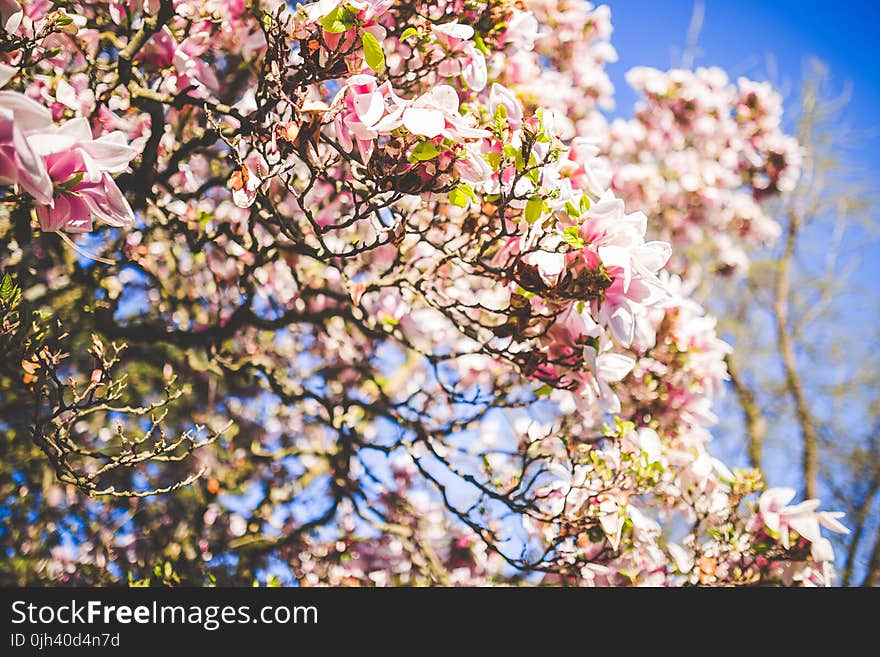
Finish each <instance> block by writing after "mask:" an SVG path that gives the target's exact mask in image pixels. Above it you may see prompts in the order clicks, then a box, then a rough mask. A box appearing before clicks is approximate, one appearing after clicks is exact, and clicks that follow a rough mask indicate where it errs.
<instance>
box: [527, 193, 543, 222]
mask: <svg viewBox="0 0 880 657" xmlns="http://www.w3.org/2000/svg"><path fill="white" fill-rule="evenodd" d="M543 213H544V200H543V199H542V198H541V197H540V196H533V197H532V198H530V199H529V201H528V203H526V212H525V217H526V222H528V223H530V224H533V223H535V222H536V221H537V220H538V219H540V218H541V215H542V214H543Z"/></svg>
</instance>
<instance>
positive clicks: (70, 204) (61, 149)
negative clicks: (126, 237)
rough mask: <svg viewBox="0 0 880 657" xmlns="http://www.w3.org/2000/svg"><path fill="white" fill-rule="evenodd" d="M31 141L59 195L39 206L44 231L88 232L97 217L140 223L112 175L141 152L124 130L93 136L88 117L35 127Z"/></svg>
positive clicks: (108, 221)
mask: <svg viewBox="0 0 880 657" xmlns="http://www.w3.org/2000/svg"><path fill="white" fill-rule="evenodd" d="M27 140H28V144H29V145H30V146H31V148H32V149H33V151H34V152H35V153H36V154H37V155H39V156H40V157H42V158H43V160H44V162H45V166H46V168H47V170H48V174H49V178H50V179H51V181H52V182H53V183H54V185H55V191H56V196H55V198H54V200H50V202H49V203H48V204H46V205H42V206H39V207H38V208H37V216H38V218H39V219H40V226H41V227H42V229H43V230H45V231H58V230H65V231H68V232H87V231H89V230H91V228H92V219H93V218H95V217H97V218H98V219H100V220H101V221H103V222H104V223H106V224H108V225H111V226H128V225H131V224H133V223H134V214H133V213H132V211H131V207H130V206H129V205H128V202H127V201H126V200H125V197H124V196H123V195H122V192H120V191H119V188H118V187H117V186H116V183H115V182H114V181H113V178H112V177H111V176H110V174H111V173H120V172H121V171H124V170H125V169H126V168H127V167H128V163H129V162H130V161H131V159H132V158H133V157H134V156H135V155H136V154H137V151H135V150H134V149H133V148H131V147H130V146H128V144H127V143H126V142H125V136H124V135H123V134H122V133H121V132H113V133H110V134H107V135H104V136H102V137H99V138H98V139H93V138H92V131H91V129H90V128H89V123H88V121H87V120H86V119H73V120H71V121H68V122H67V123H65V124H64V125H61V126H54V125H50V126H46V127H43V128H41V129H40V130H37V131H34V132H31V133H29V134H28V136H27Z"/></svg>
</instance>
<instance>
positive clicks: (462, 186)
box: [458, 183, 477, 203]
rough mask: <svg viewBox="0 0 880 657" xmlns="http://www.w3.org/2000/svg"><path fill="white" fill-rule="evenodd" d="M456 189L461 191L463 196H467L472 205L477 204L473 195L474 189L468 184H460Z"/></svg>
mask: <svg viewBox="0 0 880 657" xmlns="http://www.w3.org/2000/svg"><path fill="white" fill-rule="evenodd" d="M458 188H459V189H460V190H461V191H463V192H464V193H465V194H467V197H468V198H469V199H470V200H471V201H473V202H474V203H476V202H477V195H476V194H474V188H473V187H471V186H470V185H468V184H466V183H462V184H460V185H459V186H458Z"/></svg>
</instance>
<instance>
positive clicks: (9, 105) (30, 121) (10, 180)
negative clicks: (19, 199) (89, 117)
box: [0, 91, 52, 203]
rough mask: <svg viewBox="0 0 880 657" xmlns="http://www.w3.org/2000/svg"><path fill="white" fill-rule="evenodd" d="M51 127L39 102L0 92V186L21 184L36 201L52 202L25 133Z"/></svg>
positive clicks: (45, 177) (41, 167) (47, 182)
mask: <svg viewBox="0 0 880 657" xmlns="http://www.w3.org/2000/svg"><path fill="white" fill-rule="evenodd" d="M51 126H52V117H51V115H50V114H49V110H47V109H46V108H45V107H43V106H42V105H40V104H38V103H35V102H34V101H33V100H31V99H30V98H28V97H26V96H24V95H22V94H20V93H16V92H14V91H0V185H21V187H22V188H23V189H24V190H25V191H26V192H27V193H28V194H30V195H31V196H33V197H34V199H35V200H36V201H37V202H38V203H51V202H52V181H51V180H50V178H49V175H48V173H47V172H46V166H45V164H44V163H43V160H42V158H41V157H40V154H39V152H37V150H36V149H34V147H33V145H32V144H31V143H30V142H29V140H28V139H27V138H26V133H28V132H30V131H34V130H44V129H48V128H50V127H51Z"/></svg>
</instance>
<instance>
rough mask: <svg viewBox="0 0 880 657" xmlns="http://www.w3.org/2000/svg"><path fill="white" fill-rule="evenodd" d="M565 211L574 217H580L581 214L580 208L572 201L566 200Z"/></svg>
mask: <svg viewBox="0 0 880 657" xmlns="http://www.w3.org/2000/svg"><path fill="white" fill-rule="evenodd" d="M565 211H566V212H567V213H568V216H569V217H571V218H572V219H577V218H578V217H580V216H581V212H580V210H578V209H577V208H576V207H575V206H574V203H572V202H571V201H566V202H565Z"/></svg>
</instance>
